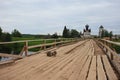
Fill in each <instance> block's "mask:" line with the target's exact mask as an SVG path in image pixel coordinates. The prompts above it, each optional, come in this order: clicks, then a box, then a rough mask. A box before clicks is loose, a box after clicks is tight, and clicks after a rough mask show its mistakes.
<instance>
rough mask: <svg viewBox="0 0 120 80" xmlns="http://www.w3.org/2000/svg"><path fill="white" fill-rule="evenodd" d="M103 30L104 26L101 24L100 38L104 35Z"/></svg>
mask: <svg viewBox="0 0 120 80" xmlns="http://www.w3.org/2000/svg"><path fill="white" fill-rule="evenodd" d="M103 31H104V27H103V26H102V25H101V26H100V27H99V37H100V38H101V37H102V35H103Z"/></svg>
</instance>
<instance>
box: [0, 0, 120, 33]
mask: <svg viewBox="0 0 120 80" xmlns="http://www.w3.org/2000/svg"><path fill="white" fill-rule="evenodd" d="M0 2H1V3H0V11H1V13H0V16H1V17H0V25H1V26H2V27H3V26H4V27H3V28H4V29H5V30H6V31H10V30H11V26H12V27H14V28H17V29H19V30H20V31H22V32H23V33H41V34H43V33H45V34H46V33H48V31H49V32H50V33H54V32H59V33H61V32H62V29H63V27H64V25H68V26H69V28H77V29H79V28H78V27H80V28H83V27H84V25H85V24H89V25H90V26H91V27H92V29H93V30H92V31H93V33H95V34H97V33H96V29H97V28H98V27H99V25H105V26H109V25H112V26H116V25H120V14H119V12H120V10H119V7H120V5H119V4H118V3H119V2H120V1H118V0H116V1H114V0H100V1H96V0H92V1H88V0H87V1H85V0H11V1H9V0H1V1H0ZM112 26H110V27H112ZM6 27H7V28H6ZM23 27H24V29H23ZM95 27H96V28H95ZM110 27H106V28H110ZM117 27H118V29H119V30H120V28H119V26H117ZM25 29H27V30H28V32H26V30H25ZM46 30H48V31H46ZM79 30H82V29H79ZM114 32H115V29H114ZM116 32H117V33H118V32H119V31H118V30H116Z"/></svg>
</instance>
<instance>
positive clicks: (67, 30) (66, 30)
mask: <svg viewBox="0 0 120 80" xmlns="http://www.w3.org/2000/svg"><path fill="white" fill-rule="evenodd" d="M63 37H64V38H69V37H70V31H69V29H67V27H66V26H64V30H63Z"/></svg>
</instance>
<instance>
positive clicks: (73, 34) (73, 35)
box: [71, 29, 79, 38]
mask: <svg viewBox="0 0 120 80" xmlns="http://www.w3.org/2000/svg"><path fill="white" fill-rule="evenodd" d="M71 37H72V38H75V37H79V32H78V31H77V30H76V29H72V30H71Z"/></svg>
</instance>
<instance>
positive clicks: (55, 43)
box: [55, 39, 56, 47]
mask: <svg viewBox="0 0 120 80" xmlns="http://www.w3.org/2000/svg"><path fill="white" fill-rule="evenodd" d="M55 47H56V39H55Z"/></svg>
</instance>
